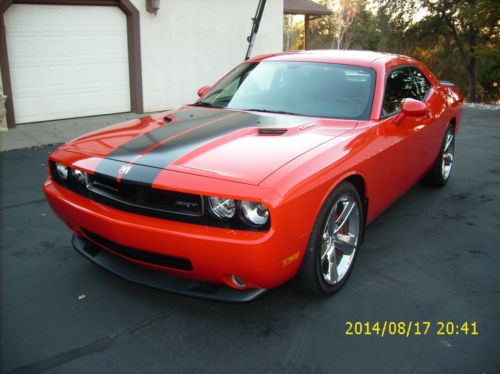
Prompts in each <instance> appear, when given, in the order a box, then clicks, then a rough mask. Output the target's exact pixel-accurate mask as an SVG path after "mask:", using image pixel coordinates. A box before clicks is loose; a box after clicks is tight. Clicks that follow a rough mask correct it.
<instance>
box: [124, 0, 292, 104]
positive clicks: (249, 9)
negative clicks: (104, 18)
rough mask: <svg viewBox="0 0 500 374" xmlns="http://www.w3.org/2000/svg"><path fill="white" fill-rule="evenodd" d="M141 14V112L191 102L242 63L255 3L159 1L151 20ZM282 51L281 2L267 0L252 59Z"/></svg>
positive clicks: (140, 4)
mask: <svg viewBox="0 0 500 374" xmlns="http://www.w3.org/2000/svg"><path fill="white" fill-rule="evenodd" d="M132 3H133V4H134V5H135V6H136V7H137V9H138V10H139V12H140V15H141V20H140V22H141V54H142V85H143V94H144V110H145V111H146V112H152V111H158V110H164V109H169V108H174V107H176V106H179V105H182V104H186V103H191V102H193V101H194V100H195V99H196V98H197V95H196V92H197V91H198V88H200V87H201V86H203V85H211V84H213V83H215V82H216V81H217V80H218V79H219V78H220V77H221V76H222V75H223V74H225V73H226V72H228V71H229V70H230V69H231V68H233V67H234V66H235V65H237V64H238V63H240V62H242V61H243V59H244V57H245V53H246V50H247V46H248V44H247V41H246V38H247V36H248V35H249V33H250V30H251V26H252V23H251V18H252V17H253V16H254V15H255V10H256V8H257V5H258V0H162V1H161V6H160V10H159V12H158V14H157V15H156V16H154V15H151V14H149V13H147V12H146V9H145V3H146V1H145V0H132ZM282 49H283V0H268V1H267V5H266V8H265V11H264V16H263V19H262V23H261V26H260V29H259V33H258V36H257V40H256V43H255V48H254V51H253V53H252V56H255V55H257V54H263V53H272V52H280V51H282Z"/></svg>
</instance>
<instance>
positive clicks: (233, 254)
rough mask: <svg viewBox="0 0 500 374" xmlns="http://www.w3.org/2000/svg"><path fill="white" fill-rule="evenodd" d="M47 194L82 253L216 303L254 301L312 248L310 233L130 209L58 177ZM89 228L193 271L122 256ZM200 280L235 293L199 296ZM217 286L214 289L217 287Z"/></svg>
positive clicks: (48, 186) (118, 270)
mask: <svg viewBox="0 0 500 374" xmlns="http://www.w3.org/2000/svg"><path fill="white" fill-rule="evenodd" d="M44 192H45V194H46V196H47V199H48V201H49V203H50V205H51V206H52V208H53V210H54V211H55V212H56V213H57V214H58V215H59V217H60V218H61V219H62V220H63V221H64V222H65V223H66V224H67V225H68V226H69V227H70V228H71V229H72V230H73V232H74V233H75V234H76V235H77V238H76V239H74V243H75V247H76V249H77V250H78V251H79V252H80V253H82V254H84V255H85V256H86V257H87V258H89V259H91V260H92V261H94V262H96V263H97V264H99V265H100V266H102V267H104V268H106V269H108V270H110V271H111V272H113V273H115V274H117V275H120V276H122V277H123V278H126V279H129V280H131V281H134V282H136V283H141V284H145V285H149V286H152V287H155V288H160V289H163V290H167V291H171V292H176V293H182V294H187V295H192V296H198V297H204V298H209V299H216V300H227V301H236V302H238V301H248V300H251V299H253V298H255V297H257V296H259V295H260V294H262V292H263V291H264V290H265V289H269V288H273V287H276V286H278V285H280V284H282V283H284V282H286V281H287V280H289V279H291V278H292V277H293V276H294V275H295V274H296V272H297V270H298V267H299V265H300V261H301V259H302V256H303V253H304V249H305V247H306V245H307V239H308V238H307V236H304V235H303V236H302V237H298V236H294V235H293V232H290V230H286V229H283V230H280V229H278V228H277V226H276V225H273V226H272V227H271V229H270V230H269V231H265V232H253V231H241V230H233V229H227V228H218V227H208V226H203V225H196V224H190V223H184V222H177V221H170V220H166V219H160V218H153V217H147V216H142V215H137V214H133V213H128V212H123V211H121V210H117V209H115V208H111V207H109V206H106V205H103V204H100V203H97V202H95V201H92V200H89V199H87V198H85V197H83V196H81V195H78V194H76V193H74V192H71V191H69V190H67V189H66V188H64V187H62V186H60V185H57V184H56V183H55V182H53V181H52V180H51V178H50V177H49V179H48V180H47V182H46V183H45V186H44ZM279 221H280V219H277V220H275V221H274V222H279ZM283 223H284V224H285V225H286V222H283ZM87 231H90V232H92V233H95V234H97V235H98V236H100V237H103V238H105V239H107V240H109V241H111V242H113V243H117V244H118V245H121V246H127V247H130V248H134V249H138V250H143V251H145V252H147V253H149V254H153V255H158V256H167V257H168V256H172V257H175V258H182V259H187V260H189V262H190V263H191V265H192V269H190V270H183V269H180V268H175V269H174V268H170V267H168V266H161V265H158V264H157V263H150V262H148V261H142V260H141V259H137V258H130V257H128V256H127V255H126V254H125V255H124V254H123V253H115V252H114V251H113V250H110V249H109V248H107V247H106V245H102V244H101V243H99V245H98V244H96V242H94V241H93V240H92V239H91V238H90V237H89V236H88V235H86V234H85V233H86V232H87ZM85 243H87V244H85ZM89 243H90V244H89ZM89 245H90V247H97V248H98V249H99V254H98V255H97V256H94V257H92V256H90V255H89V254H88V252H86V251H85V249H84V248H85V247H86V246H89ZM103 249H104V250H103ZM111 258H114V260H111ZM127 263H128V265H127V266H126V265H125V264H127ZM139 269H142V270H139ZM134 272H136V274H135V275H134V274H133V273H134ZM153 275H154V276H153ZM232 275H235V276H237V277H238V278H240V279H243V280H244V281H245V283H246V286H245V287H237V286H236V285H234V284H233V283H232V282H231V276H232ZM172 276H173V277H172ZM155 278H157V279H156V280H154V279H155ZM167 279H168V280H167ZM172 279H177V280H176V281H173V280H172ZM186 279H188V280H186ZM193 281H198V282H194V283H193ZM199 282H206V283H210V284H218V285H225V286H230V287H232V288H233V290H231V292H230V291H229V290H228V289H226V288H225V287H219V288H220V290H217V291H214V292H213V293H212V295H211V296H207V295H206V293H201V294H200V293H197V292H198V291H196V290H197V289H199V287H197V285H198V286H199V285H200V283H199ZM193 287H194V288H193ZM210 287H211V289H212V290H214V288H213V285H212V286H210ZM210 287H208V286H207V289H209V288H210ZM235 293H241V295H239V296H236V294H235Z"/></svg>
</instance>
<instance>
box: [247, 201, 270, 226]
mask: <svg viewBox="0 0 500 374" xmlns="http://www.w3.org/2000/svg"><path fill="white" fill-rule="evenodd" d="M240 206H241V211H242V213H243V216H244V217H245V218H246V219H247V220H248V221H249V222H250V223H252V224H254V225H258V226H262V225H265V224H266V223H267V221H268V220H269V210H268V209H267V208H266V206H265V205H264V204H261V203H255V202H253V201H242V202H241V205H240Z"/></svg>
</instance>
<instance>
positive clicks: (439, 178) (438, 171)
mask: <svg viewBox="0 0 500 374" xmlns="http://www.w3.org/2000/svg"><path fill="white" fill-rule="evenodd" d="M454 156H455V131H454V129H453V126H452V125H451V124H449V125H448V128H447V130H446V133H445V135H444V139H443V144H442V146H441V151H440V152H439V155H438V158H437V160H436V163H435V164H434V166H433V167H432V169H431V171H430V172H429V174H427V175H426V177H425V182H427V183H428V184H430V185H432V186H436V187H442V186H444V185H446V183H447V182H448V179H449V178H450V173H451V169H452V167H453V160H454Z"/></svg>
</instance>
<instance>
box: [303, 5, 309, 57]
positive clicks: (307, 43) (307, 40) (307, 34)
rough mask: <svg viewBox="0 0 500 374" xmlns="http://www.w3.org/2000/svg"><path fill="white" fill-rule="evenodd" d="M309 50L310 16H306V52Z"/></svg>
mask: <svg viewBox="0 0 500 374" xmlns="http://www.w3.org/2000/svg"><path fill="white" fill-rule="evenodd" d="M308 49H309V14H305V15H304V50H306V51H307V50H308Z"/></svg>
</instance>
